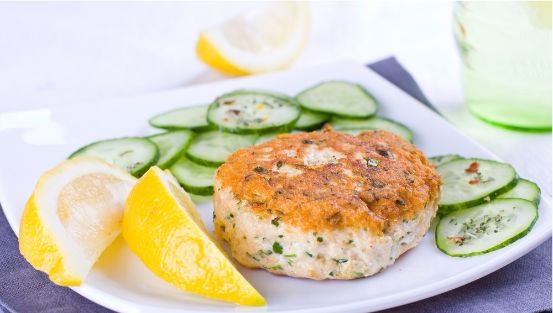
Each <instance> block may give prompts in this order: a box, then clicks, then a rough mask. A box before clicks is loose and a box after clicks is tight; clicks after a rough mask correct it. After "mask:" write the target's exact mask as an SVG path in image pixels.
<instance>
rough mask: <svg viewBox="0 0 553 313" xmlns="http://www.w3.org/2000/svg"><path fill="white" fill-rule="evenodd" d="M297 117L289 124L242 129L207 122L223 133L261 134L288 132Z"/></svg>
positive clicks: (213, 128)
mask: <svg viewBox="0 0 553 313" xmlns="http://www.w3.org/2000/svg"><path fill="white" fill-rule="evenodd" d="M298 119H299V116H298V117H297V118H296V119H295V120H293V121H292V122H290V123H289V124H285V125H279V126H275V127H266V128H263V129H243V128H234V127H225V126H219V125H217V124H215V123H213V122H212V121H209V123H210V126H211V129H212V130H218V131H222V132H225V133H231V134H237V135H263V134H265V133H272V132H278V133H289V132H290V131H292V130H293V129H294V125H295V124H296V121H297V120H298Z"/></svg>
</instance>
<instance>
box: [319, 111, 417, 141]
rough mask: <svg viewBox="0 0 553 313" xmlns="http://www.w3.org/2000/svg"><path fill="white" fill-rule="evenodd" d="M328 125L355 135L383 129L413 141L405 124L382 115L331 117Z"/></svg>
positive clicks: (411, 134) (411, 133)
mask: <svg viewBox="0 0 553 313" xmlns="http://www.w3.org/2000/svg"><path fill="white" fill-rule="evenodd" d="M330 125H332V127H333V128H334V129H335V130H337V131H343V132H347V133H350V134H353V135H357V134H358V133H360V132H362V131H363V130H374V129H384V130H387V131H389V132H392V133H394V134H396V135H399V136H401V137H402V138H404V139H405V140H408V141H413V132H412V131H411V130H410V129H409V128H407V126H405V125H403V124H401V123H398V122H396V121H393V120H391V119H387V118H383V117H371V118H367V119H351V118H341V117H333V118H332V119H330Z"/></svg>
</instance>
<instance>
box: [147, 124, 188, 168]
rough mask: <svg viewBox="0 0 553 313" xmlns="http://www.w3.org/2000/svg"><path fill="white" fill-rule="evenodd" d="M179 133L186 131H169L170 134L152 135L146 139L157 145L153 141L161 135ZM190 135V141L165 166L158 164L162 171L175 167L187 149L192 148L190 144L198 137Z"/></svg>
mask: <svg viewBox="0 0 553 313" xmlns="http://www.w3.org/2000/svg"><path fill="white" fill-rule="evenodd" d="M179 131H184V129H179V130H172V131H168V132H165V133H161V134H155V135H151V136H149V137H146V139H149V140H150V141H152V142H153V143H154V144H155V142H154V141H153V140H151V138H152V137H156V136H161V135H165V134H167V133H172V132H179ZM190 133H191V136H190V139H188V142H187V143H186V144H185V145H184V146H183V147H182V148H181V149H180V150H179V152H177V153H176V154H175V155H174V156H173V157H172V158H170V159H169V160H167V161H166V162H165V163H164V164H157V166H159V167H160V168H161V169H166V168H169V167H170V166H171V165H173V164H174V163H175V162H177V160H178V159H179V158H180V157H181V156H182V154H184V152H185V151H186V149H188V146H190V144H191V143H192V141H193V140H194V137H196V134H195V133H194V132H192V131H190ZM159 152H160V151H159V147H158V153H159ZM160 157H161V154H160V155H159V156H158V160H159V158H160ZM156 163H157V161H156Z"/></svg>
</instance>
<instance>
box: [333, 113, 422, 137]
mask: <svg viewBox="0 0 553 313" xmlns="http://www.w3.org/2000/svg"><path fill="white" fill-rule="evenodd" d="M339 118H341V119H342V122H343V120H344V119H350V120H352V121H356V120H357V121H360V120H366V119H360V118H349V117H348V118H344V117H339ZM370 118H378V119H380V120H385V121H386V122H388V123H390V124H395V125H397V126H399V128H402V129H403V130H404V131H405V136H402V135H400V134H398V133H395V132H392V131H390V130H387V129H384V128H368V127H358V126H355V127H348V126H345V125H344V126H340V125H338V126H337V127H335V128H334V125H332V118H331V119H330V121H329V124H330V126H332V127H333V128H334V129H335V130H337V131H348V130H385V131H388V132H391V133H393V134H395V135H398V136H400V137H401V138H404V139H405V140H407V141H409V142H411V143H412V142H413V137H414V135H413V131H412V130H411V129H410V128H409V127H407V126H405V125H403V124H401V123H400V122H396V121H394V120H392V119H389V118H386V117H382V116H371V117H370Z"/></svg>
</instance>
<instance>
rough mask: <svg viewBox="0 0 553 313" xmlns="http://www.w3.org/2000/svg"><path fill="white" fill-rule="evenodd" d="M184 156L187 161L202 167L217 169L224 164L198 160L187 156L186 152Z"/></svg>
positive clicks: (189, 155)
mask: <svg viewBox="0 0 553 313" xmlns="http://www.w3.org/2000/svg"><path fill="white" fill-rule="evenodd" d="M185 154H186V157H187V158H188V159H190V161H192V162H194V163H196V164H199V165H203V166H209V167H219V166H221V165H223V163H225V162H213V161H208V160H204V159H200V158H197V157H195V156H193V155H191V154H189V153H188V152H186V153H185Z"/></svg>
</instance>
